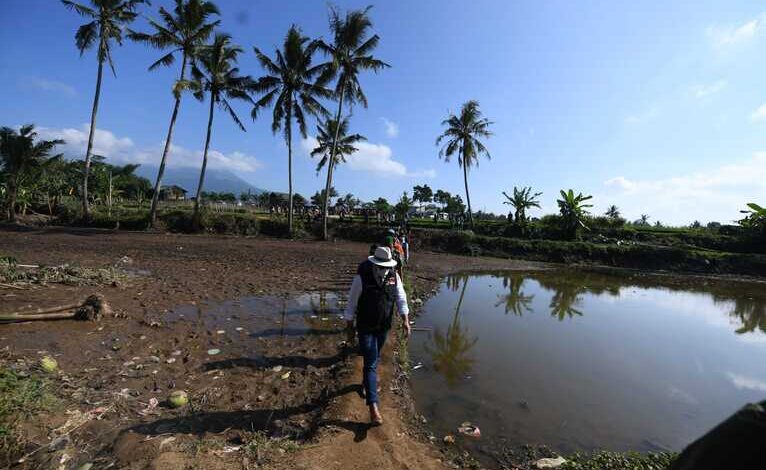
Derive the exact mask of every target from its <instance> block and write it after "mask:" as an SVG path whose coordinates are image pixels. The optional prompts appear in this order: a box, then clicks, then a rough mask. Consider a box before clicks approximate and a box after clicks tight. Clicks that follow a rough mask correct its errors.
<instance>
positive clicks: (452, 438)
mask: <svg viewBox="0 0 766 470" xmlns="http://www.w3.org/2000/svg"><path fill="white" fill-rule="evenodd" d="M442 441H444V443H445V444H449V445H452V444H454V443H455V436H453V435H452V434H447V435H446V436H444V439H442Z"/></svg>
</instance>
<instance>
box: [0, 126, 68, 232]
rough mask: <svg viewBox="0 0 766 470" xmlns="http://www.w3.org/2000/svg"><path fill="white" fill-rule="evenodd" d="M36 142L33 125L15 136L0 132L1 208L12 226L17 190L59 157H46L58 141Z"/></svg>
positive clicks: (14, 219) (22, 128)
mask: <svg viewBox="0 0 766 470" xmlns="http://www.w3.org/2000/svg"><path fill="white" fill-rule="evenodd" d="M36 140H37V133H36V132H35V126H34V125H33V124H27V125H25V126H22V127H21V129H20V130H19V131H18V132H16V130H15V129H11V128H9V127H3V128H0V175H2V176H3V179H4V180H5V206H6V207H5V208H6V211H7V216H8V220H9V221H10V222H16V198H17V196H18V194H19V188H21V187H22V186H23V185H24V183H25V182H26V181H27V180H29V178H30V176H31V174H32V170H34V169H36V168H40V167H42V166H43V165H44V164H45V163H46V162H47V161H49V160H51V159H54V158H58V157H60V155H57V156H54V157H50V153H51V151H52V150H53V148H54V147H55V146H56V145H59V144H63V143H64V141H63V140H61V139H56V140H38V141H37V142H35V141H36Z"/></svg>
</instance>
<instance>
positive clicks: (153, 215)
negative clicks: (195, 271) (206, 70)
mask: <svg viewBox="0 0 766 470" xmlns="http://www.w3.org/2000/svg"><path fill="white" fill-rule="evenodd" d="M185 75H186V54H184V56H183V61H182V62H181V78H179V80H183V79H184V78H185ZM180 107H181V93H178V96H176V103H175V105H174V106H173V115H172V116H171V117H170V126H169V127H168V136H167V137H166V138H165V149H164V150H163V151H162V160H160V169H159V171H158V172H157V181H156V182H155V183H154V194H152V208H151V209H150V210H149V226H150V227H154V223H155V222H156V221H157V204H158V202H159V200H160V190H161V189H162V177H163V176H164V175H165V163H166V162H167V159H168V153H169V152H170V142H171V140H172V139H173V129H174V128H175V127H176V118H177V117H178V108H180Z"/></svg>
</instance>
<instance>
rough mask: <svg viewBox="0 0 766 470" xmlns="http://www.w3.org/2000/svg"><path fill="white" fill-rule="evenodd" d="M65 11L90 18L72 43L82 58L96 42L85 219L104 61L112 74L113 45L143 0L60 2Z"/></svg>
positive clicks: (85, 174)
mask: <svg viewBox="0 0 766 470" xmlns="http://www.w3.org/2000/svg"><path fill="white" fill-rule="evenodd" d="M61 2H62V3H63V4H64V6H66V7H67V8H68V9H70V10H73V11H75V12H76V13H78V14H79V15H80V16H83V17H85V18H88V19H90V20H91V21H90V22H89V23H85V24H84V25H82V26H80V27H79V28H78V29H77V33H75V36H74V37H75V44H76V45H77V48H78V49H79V50H80V56H82V55H83V54H84V53H85V51H86V50H88V49H90V48H91V47H93V46H94V45H95V44H96V43H98V53H97V54H96V57H97V59H98V72H97V74H96V92H95V95H94V97H93V110H92V111H91V114H90V130H89V132H88V147H87V150H86V151H85V170H84V171H83V176H82V211H83V217H84V218H85V219H88V218H90V207H89V206H88V176H89V175H90V161H91V157H92V156H93V138H94V136H95V134H96V114H97V113H98V101H99V98H100V96H101V78H102V76H103V71H104V62H108V63H109V67H110V68H111V69H112V73H113V74H115V76H116V73H115V71H114V62H113V61H112V42H113V41H115V42H117V44H119V45H122V30H123V28H124V27H125V26H126V25H128V24H130V23H132V22H133V20H135V19H136V17H137V16H138V13H137V12H136V8H137V7H138V5H139V4H141V3H145V0H90V4H91V6H90V7H88V6H85V5H82V4H80V3H76V2H73V1H71V0H61Z"/></svg>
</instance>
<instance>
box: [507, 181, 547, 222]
mask: <svg viewBox="0 0 766 470" xmlns="http://www.w3.org/2000/svg"><path fill="white" fill-rule="evenodd" d="M542 194H543V193H534V194H532V188H531V187H522V188H521V189H519V188H517V187H516V186H514V187H513V197H511V196H509V195H508V194H507V193H506V192H505V191H503V196H505V198H506V199H507V201H503V204H510V205H511V206H513V208H514V212H515V213H514V218H515V220H516V223H517V224H523V223H526V221H527V209H531V208H533V207H537V208H538V209H539V208H540V202H539V201H538V200H537V198H538V197H539V196H541V195H542ZM508 220H509V221H510V220H511V216H510V215H508Z"/></svg>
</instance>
